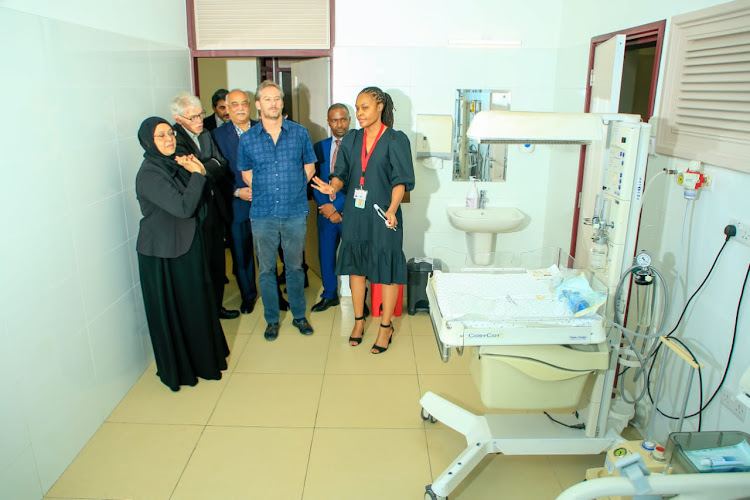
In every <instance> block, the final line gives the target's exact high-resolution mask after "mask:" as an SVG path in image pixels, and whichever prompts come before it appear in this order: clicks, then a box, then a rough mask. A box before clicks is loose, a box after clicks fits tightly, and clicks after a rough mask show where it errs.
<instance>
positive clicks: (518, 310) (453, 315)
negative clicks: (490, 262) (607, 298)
mask: <svg viewBox="0 0 750 500" xmlns="http://www.w3.org/2000/svg"><path fill="white" fill-rule="evenodd" d="M558 282H559V279H558V280H555V278H554V277H552V278H543V279H539V278H537V277H536V276H535V274H533V273H530V272H520V273H513V274H488V273H435V274H434V276H433V277H432V279H431V281H430V286H432V287H433V290H434V292H435V297H436V298H437V301H438V306H439V307H440V312H441V314H442V317H443V319H444V320H445V321H449V322H452V321H460V322H461V323H462V324H464V326H475V327H481V326H493V325H494V326H497V325H498V324H511V323H512V324H514V325H517V324H518V323H519V322H523V323H530V324H539V325H541V324H545V325H549V326H555V325H565V326H586V325H590V324H591V323H592V321H597V320H598V321H600V320H601V318H600V317H599V316H598V315H596V314H589V315H585V316H581V317H578V318H576V317H574V316H573V313H572V311H571V310H570V308H569V307H568V305H567V304H566V303H565V302H563V301H560V300H558V299H557V298H556V297H555V291H554V285H555V284H556V283H558Z"/></svg>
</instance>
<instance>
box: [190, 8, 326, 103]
mask: <svg viewBox="0 0 750 500" xmlns="http://www.w3.org/2000/svg"><path fill="white" fill-rule="evenodd" d="M328 4H329V6H328V8H329V10H330V13H331V16H330V19H329V23H328V29H329V34H328V37H329V40H330V46H329V48H328V49H302V50H287V49H285V50H257V49H251V50H197V49H196V48H195V44H196V40H195V0H185V7H186V14H187V38H188V48H189V49H190V60H191V63H192V68H193V92H194V93H195V94H196V95H199V94H200V85H199V82H198V58H199V57H330V58H331V67H330V74H329V75H328V79H329V81H330V82H331V85H330V89H329V91H330V93H331V94H333V57H332V55H333V47H334V46H335V44H336V33H335V30H334V25H335V22H334V21H335V18H336V2H335V0H329V2H328ZM332 97H333V95H329V99H332Z"/></svg>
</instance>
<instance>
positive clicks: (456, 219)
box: [446, 207, 526, 233]
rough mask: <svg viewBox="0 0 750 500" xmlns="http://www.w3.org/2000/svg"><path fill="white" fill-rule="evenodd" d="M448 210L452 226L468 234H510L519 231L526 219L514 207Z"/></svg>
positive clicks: (452, 208)
mask: <svg viewBox="0 0 750 500" xmlns="http://www.w3.org/2000/svg"><path fill="white" fill-rule="evenodd" d="M446 210H447V212H448V220H450V223H451V225H452V226H453V227H455V228H456V229H460V230H461V231H465V232H467V233H509V232H511V231H515V230H516V229H518V228H519V227H520V226H521V224H523V221H524V219H525V218H526V216H525V215H524V213H523V212H521V211H520V210H518V209H517V208H513V207H490V208H464V207H448V208H447V209H446Z"/></svg>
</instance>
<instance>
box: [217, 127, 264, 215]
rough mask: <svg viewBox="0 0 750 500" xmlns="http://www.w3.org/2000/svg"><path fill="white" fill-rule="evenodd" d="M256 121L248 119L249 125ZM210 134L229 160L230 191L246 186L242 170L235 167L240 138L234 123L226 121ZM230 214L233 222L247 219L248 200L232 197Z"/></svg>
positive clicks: (248, 212)
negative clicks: (232, 180)
mask: <svg viewBox="0 0 750 500" xmlns="http://www.w3.org/2000/svg"><path fill="white" fill-rule="evenodd" d="M256 123H258V122H256V121H255V120H250V126H251V127H252V126H254V125H255V124H256ZM211 135H213V138H214V141H215V142H216V145H217V146H218V147H219V149H220V150H221V152H222V154H223V155H224V158H226V159H227V161H228V162H229V170H230V171H231V173H232V174H233V175H234V183H233V186H232V193H234V191H235V190H236V189H239V188H244V187H248V186H247V184H245V181H244V180H242V172H240V171H239V170H238V169H237V148H239V145H240V138H239V137H238V136H237V131H236V130H235V129H234V124H233V123H232V122H231V121H228V122H226V123H225V124H224V125H222V126H221V127H218V128H216V129H214V131H213V132H211ZM233 196H234V195H233ZM232 214H233V218H234V222H235V223H237V222H245V221H247V220H249V219H250V202H249V201H245V200H241V199H239V198H234V199H233V200H232Z"/></svg>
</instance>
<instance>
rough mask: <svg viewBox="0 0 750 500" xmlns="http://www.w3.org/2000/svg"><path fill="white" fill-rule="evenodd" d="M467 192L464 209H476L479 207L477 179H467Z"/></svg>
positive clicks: (472, 177)
mask: <svg viewBox="0 0 750 500" xmlns="http://www.w3.org/2000/svg"><path fill="white" fill-rule="evenodd" d="M469 183H470V184H469V190H468V191H466V208H477V207H478V206H479V191H477V178H476V177H474V176H473V175H472V176H471V177H469Z"/></svg>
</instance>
